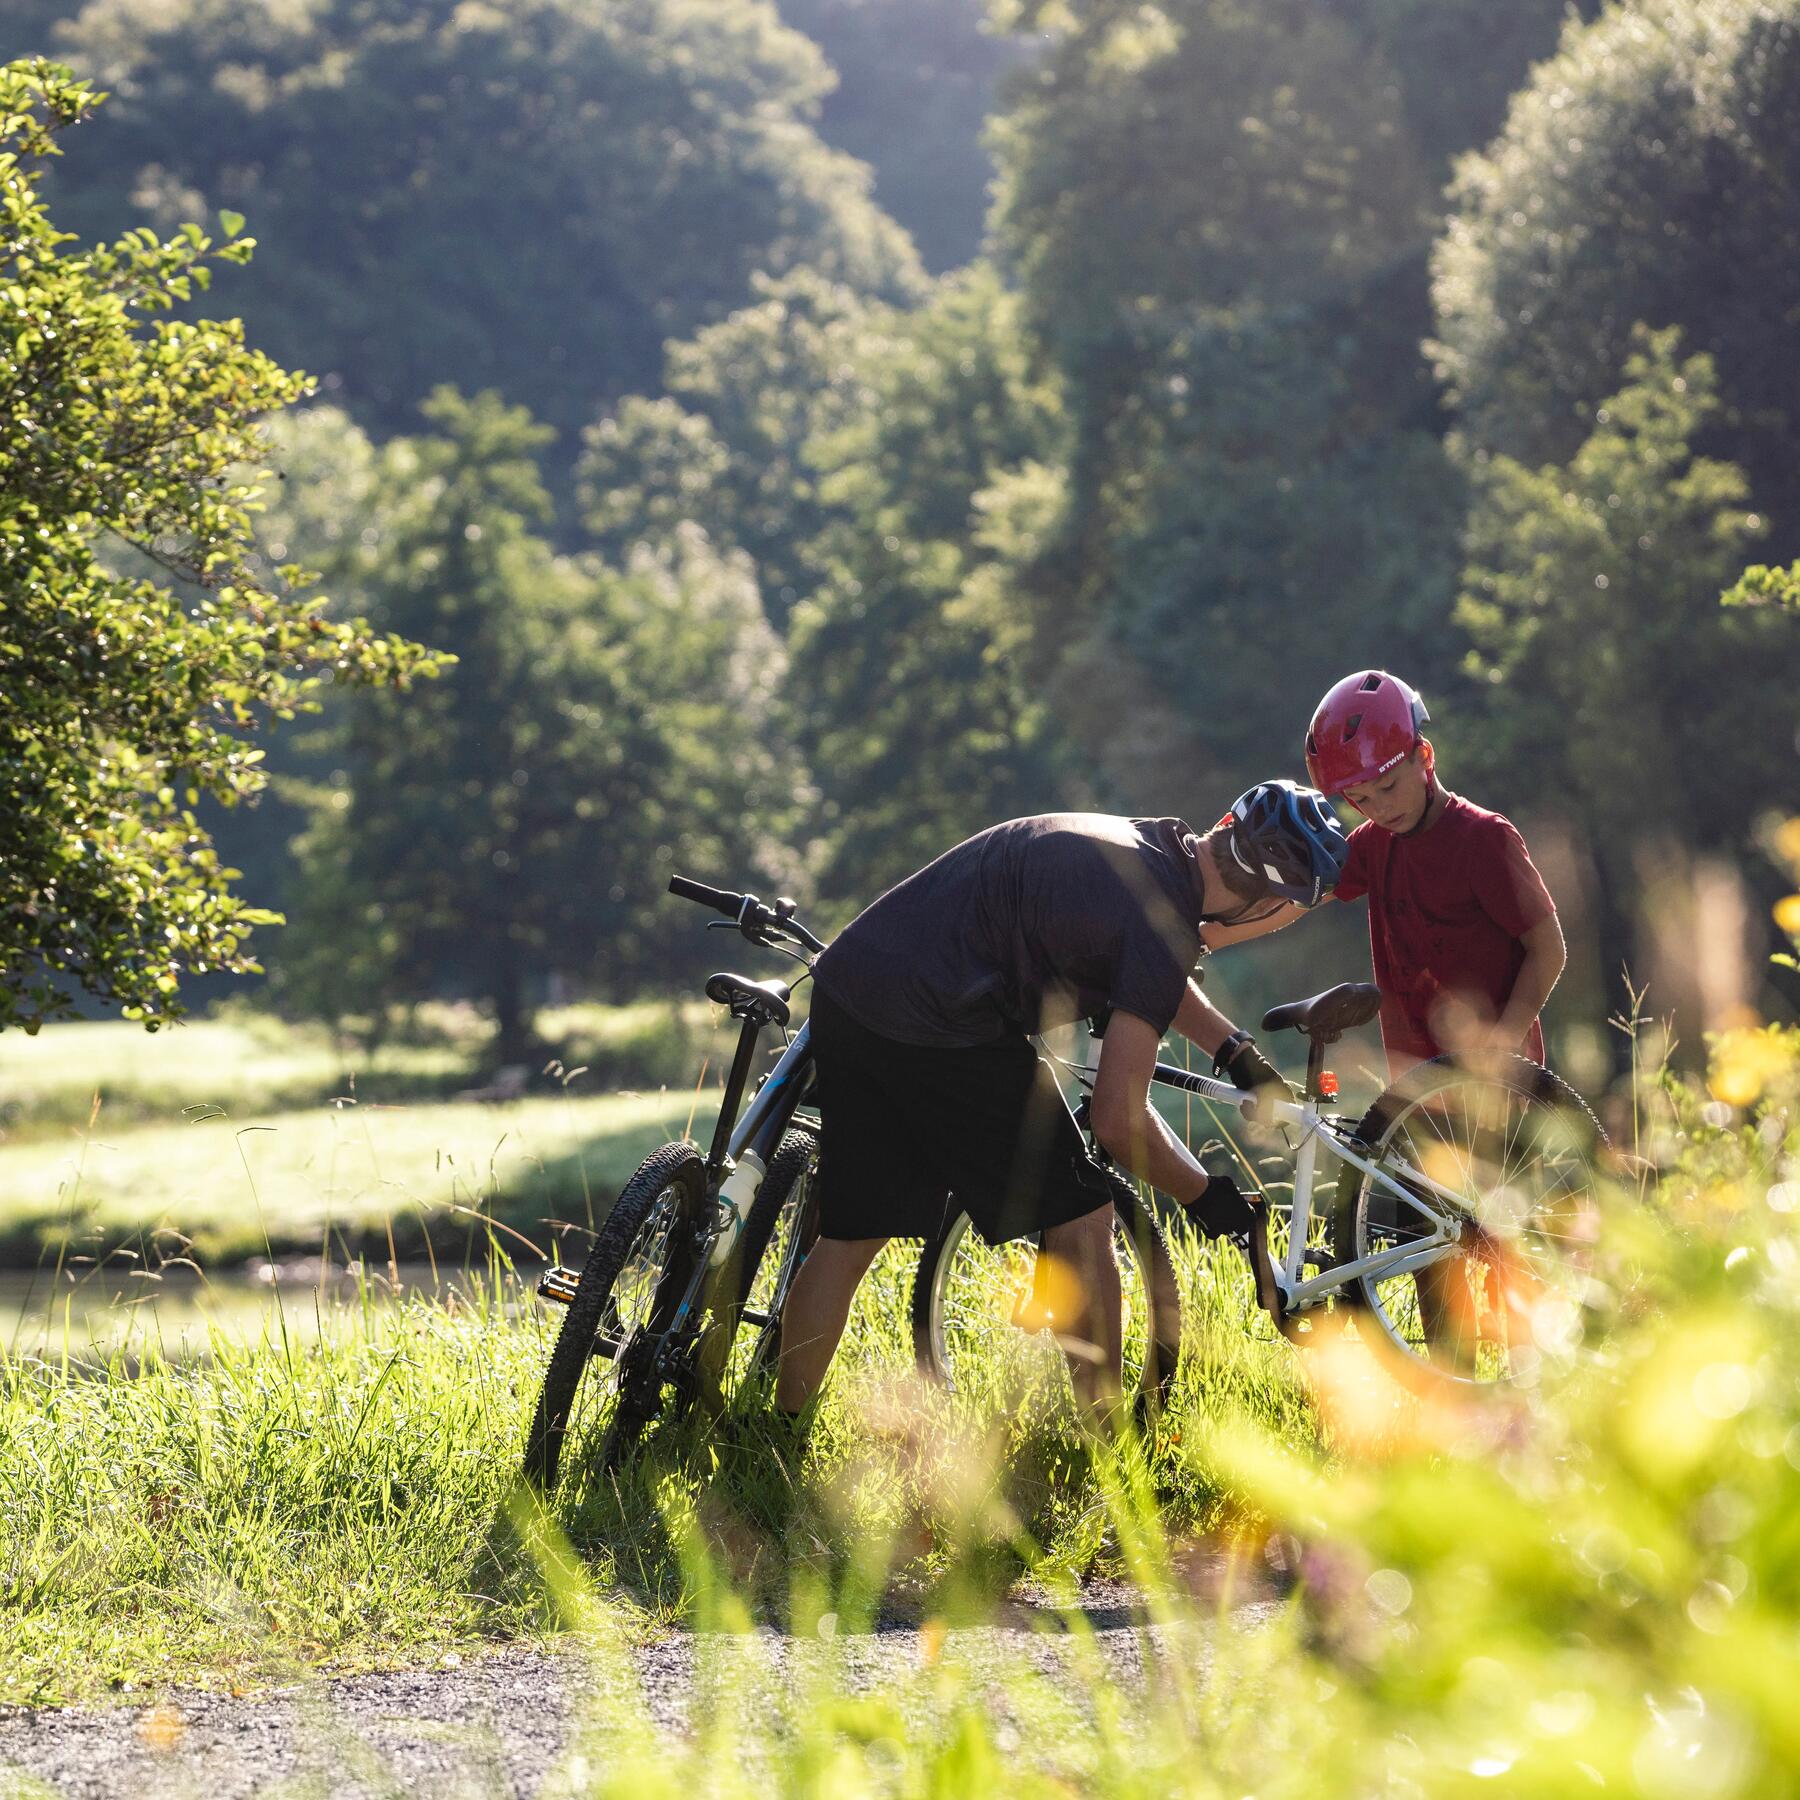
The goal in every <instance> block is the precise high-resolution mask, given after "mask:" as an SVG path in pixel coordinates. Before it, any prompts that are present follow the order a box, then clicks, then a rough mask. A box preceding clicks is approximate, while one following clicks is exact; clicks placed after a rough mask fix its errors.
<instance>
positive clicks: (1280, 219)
mask: <svg viewBox="0 0 1800 1800" xmlns="http://www.w3.org/2000/svg"><path fill="white" fill-rule="evenodd" d="M1013 19H1014V22H1015V23H1017V24H1019V25H1032V24H1047V25H1049V26H1050V28H1051V43H1050V46H1049V48H1048V50H1047V51H1046V53H1045V54H1044V55H1043V57H1042V58H1041V59H1040V60H1039V61H1038V62H1036V63H1034V64H1033V66H1032V67H1031V69H1030V70H1028V71H1026V72H1025V73H1024V74H1022V75H1021V76H1020V77H1018V78H1016V79H1015V81H1014V82H1013V84H1012V86H1011V89H1010V94H1011V104H1010V106H1009V109H1008V111H1007V113H1006V115H1005V117H1004V118H1003V119H1002V120H1001V121H1000V122H999V123H998V124H997V126H996V141H997V143H998V146H999V152H1000V161H1001V167H1002V182H1001V187H1000V192H999V199H998V201H997V205H996V211H995V232H996V237H997V240H998V242H999V244H1000V246H1001V248H1002V250H1003V252H1004V255H1005V258H1006V261H1007V263H1008V266H1009V267H1010V268H1011V269H1012V270H1013V271H1014V272H1015V273H1016V275H1017V277H1018V279H1019V281H1020V283H1021V285H1022V288H1023V291H1024V295H1025V300H1026V306H1025V312H1026V316H1027V318H1028V320H1029V321H1030V324H1031V327H1032V329H1033V331H1034V334H1035V335H1036V336H1037V337H1038V339H1039V340H1040V341H1041V342H1042V344H1043V346H1044V349H1045V352H1046V353H1047V355H1048V356H1049V358H1050V359H1051V361H1052V362H1053V364H1054V366H1055V368H1056V370H1057V372H1058V374H1059V376H1060V378H1061V383H1062V389H1063V393H1064V396H1065V401H1066V405H1067V409H1068V414H1069V427H1070V444H1071V447H1070V452H1069V463H1068V479H1067V487H1066V493H1067V504H1066V508H1065V511H1064V513H1063V516H1062V518H1061V520H1060V521H1059V523H1058V524H1057V526H1056V527H1055V528H1053V529H1052V530H1050V531H1049V532H1048V533H1047V534H1046V535H1045V540H1044V551H1043V554H1042V555H1041V556H1040V557H1039V558H1038V560H1037V563H1036V565H1035V566H1034V568H1033V569H1032V570H1031V571H1030V572H1029V573H1028V575H1027V576H1026V577H1025V579H1024V580H1023V581H1022V582H1021V583H1020V589H1021V591H1023V592H1024V593H1026V594H1028V595H1030V596H1032V597H1033V599H1034V601H1035V607H1036V613H1037V622H1038V624H1037V633H1036V636H1037V640H1038V642H1039V644H1040V646H1041V647H1044V648H1046V649H1049V650H1051V651H1052V652H1053V653H1054V651H1055V650H1056V649H1057V647H1062V648H1063V649H1064V650H1065V651H1066V652H1067V659H1066V660H1065V663H1064V666H1063V669H1062V673H1061V679H1060V681H1059V682H1058V684H1057V685H1058V689H1059V691H1060V692H1062V693H1064V694H1067V695H1070V696H1072V697H1074V698H1075V699H1076V700H1077V701H1079V700H1080V699H1081V698H1082V697H1083V696H1087V695H1093V694H1099V693H1104V694H1105V695H1107V696H1108V701H1107V704H1106V705H1105V706H1104V707H1100V706H1096V707H1095V708H1094V709H1093V719H1092V724H1091V726H1090V727H1089V736H1090V742H1091V743H1092V744H1093V745H1094V746H1095V747H1096V748H1097V749H1098V748H1102V747H1103V746H1104V741H1105V738H1106V735H1107V734H1108V733H1110V732H1111V731H1112V730H1113V728H1114V723H1115V721H1116V719H1117V718H1118V716H1119V714H1120V712H1121V711H1124V712H1126V713H1128V714H1129V715H1130V716H1132V717H1133V719H1134V721H1141V720H1142V719H1144V718H1145V717H1146V716H1159V717H1160V718H1161V719H1163V720H1164V721H1165V728H1164V730H1163V733H1162V741H1161V743H1160V745H1155V746H1153V745H1152V744H1151V743H1149V742H1147V741H1145V738H1144V737H1143V736H1142V735H1140V736H1139V738H1138V754H1137V761H1138V762H1139V764H1140V770H1139V771H1138V772H1137V773H1136V774H1135V776H1133V777H1132V778H1130V785H1129V786H1128V787H1127V788H1126V791H1127V792H1128V793H1129V794H1131V796H1132V798H1131V801H1130V803H1131V804H1132V805H1134V806H1137V805H1141V804H1143V803H1144V802H1143V799H1142V795H1143V792H1144V786H1145V780H1146V775H1147V774H1148V773H1150V772H1151V771H1154V773H1155V774H1156V775H1160V776H1163V777H1166V778H1168V779H1169V780H1170V783H1171V785H1174V782H1175V780H1176V778H1177V777H1179V778H1180V785H1181V787H1182V788H1183V789H1184V790H1185V791H1186V792H1187V793H1188V794H1190V795H1191V793H1192V792H1193V790H1194V787H1195V785H1196V784H1198V783H1200V782H1202V781H1204V782H1206V784H1207V785H1208V786H1209V787H1218V786H1221V785H1225V784H1228V783H1232V782H1234V781H1236V782H1241V781H1242V780H1244V779H1248V778H1250V777H1252V776H1255V775H1262V774H1266V773H1268V772H1269V769H1270V767H1271V766H1281V767H1285V766H1290V765H1291V764H1292V762H1293V760H1294V756H1295V750H1296V747H1297V744H1298V739H1299V733H1300V730H1301V727H1302V724H1303V713H1304V708H1305V706H1306V704H1307V701H1306V699H1305V698H1303V697H1297V698H1296V699H1295V701H1294V706H1295V707H1296V708H1297V709H1299V714H1298V715H1296V716H1283V715H1282V714H1281V713H1280V712H1279V711H1278V710H1276V709H1274V708H1271V707H1269V706H1268V705H1266V704H1264V703H1263V700H1264V696H1266V695H1267V694H1269V693H1271V692H1276V691H1285V690H1288V689H1290V688H1291V689H1294V690H1298V692H1299V694H1301V695H1304V693H1305V690H1306V686H1307V685H1308V684H1309V683H1311V682H1314V681H1317V682H1319V683H1320V684H1321V685H1322V683H1323V681H1325V680H1329V678H1330V676H1331V674H1332V673H1334V672H1336V670H1337V669H1338V668H1339V667H1340V666H1341V662H1340V659H1341V658H1342V657H1344V656H1345V655H1346V654H1348V655H1349V656H1350V657H1351V659H1352V666H1354V663H1355V662H1361V661H1365V660H1381V659H1384V658H1395V659H1398V658H1400V657H1402V656H1404V655H1407V654H1408V653H1410V652H1412V651H1413V650H1414V649H1416V648H1417V647H1419V646H1421V645H1429V642H1430V633H1429V631H1428V630H1427V629H1424V627H1425V623H1426V621H1427V620H1429V619H1431V618H1433V617H1435V618H1437V619H1439V620H1441V619H1442V618H1443V616H1444V614H1445V613H1446V612H1447V610H1448V606H1449V602H1450V598H1451V595H1452V592H1453V584H1454V575H1455V566H1456V564H1455V533H1456V528H1457V480H1456V477H1455V474H1454V472H1453V471H1452V470H1451V469H1450V468H1449V467H1448V465H1447V464H1446V462H1445V460H1444V458H1443V456H1442V454H1441V451H1440V450H1439V448H1438V445H1437V442H1436V436H1437V421H1436V419H1435V416H1434V408H1433V402H1432V398H1431V395H1430V393H1429V390H1428V388H1427V386H1426V384H1425V382H1424V380H1423V376H1424V370H1423V366H1422V364H1421V362H1420V359H1419V356H1418V351H1417V334H1418V331H1419V330H1420V329H1421V328H1422V326H1423V322H1424V310H1423V293H1424V286H1423V279H1422V275H1421V274H1420V272H1419V270H1418V268H1417V266H1416V258H1417V256H1418V254H1419V252H1420V250H1421V248H1422V246H1423V244H1424V243H1425V242H1426V241H1427V239H1428V236H1429V231H1430V221H1431V218H1432V214H1433V204H1434V202H1433V192H1432V181H1431V176H1432V163H1431V161H1430V159H1428V158H1427V157H1425V156H1423V155H1422V154H1421V153H1420V152H1419V151H1418V150H1417V148H1416V147H1415V146H1414V145H1412V144H1411V143H1410V142H1409V141H1408V140H1407V138H1406V136H1405V134H1404V133H1403V132H1401V131H1398V130H1396V129H1395V123H1394V112H1395V108H1394V104H1393V91H1394V79H1393V76H1392V73H1391V70H1390V69H1389V68H1388V65H1387V64H1386V62H1385V60H1384V58H1383V56H1382V54H1381V51H1380V47H1379V45H1378V44H1377V43H1375V42H1374V41H1373V39H1372V37H1371V36H1370V34H1368V33H1366V32H1362V33H1359V32H1358V31H1355V30H1352V29H1351V28H1350V26H1349V25H1348V24H1346V22H1345V21H1344V19H1342V18H1340V17H1336V16H1334V15H1333V12H1332V11H1331V10H1328V9H1325V8H1321V7H1319V6H1317V5H1315V4H1311V3H1310V0H1307V3H1305V4H1301V3H1299V0H1296V3H1294V4H1287V3H1285V0H1284V3H1283V4H1278V5H1275V6H1272V7H1271V6H1257V7H1250V6H1244V5H1238V4H1232V3H1225V4H1217V3H1214V0H1205V3H1203V0H1185V3H1182V4H1166V5H1162V6H1158V7H1143V6H1131V5H1126V4H1123V3H1122V0H1080V3H1078V4H1064V5H1059V6H1055V7H1046V6H1019V7H1015V8H1014V9H1013ZM1409 295H1410V296H1412V297H1411V299H1409V298H1408V296H1409ZM1046 678H1047V677H1046ZM1145 752H1150V754H1148V755H1146V754H1145ZM1143 765H1147V768H1145V767H1144V766H1143ZM1188 803H1189V804H1191V801H1190V802H1188Z"/></svg>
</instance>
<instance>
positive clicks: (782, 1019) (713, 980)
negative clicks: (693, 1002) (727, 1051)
mask: <svg viewBox="0 0 1800 1800" xmlns="http://www.w3.org/2000/svg"><path fill="white" fill-rule="evenodd" d="M790 992H792V990H791V989H790V988H789V987H788V985H787V983H786V982H785V981H752V980H751V979H750V977H749V976H748V975H709V976H707V978H706V997H707V999H709V1000H713V1001H716V1002H717V1003H718V1004H719V1005H720V1006H729V1007H730V1008H731V1016H732V1017H733V1018H734V1019H747V1018H749V1017H750V1016H751V1015H752V1014H755V1015H756V1016H757V1017H759V1018H760V1019H761V1021H762V1023H763V1024H765V1025H767V1024H770V1023H771V1022H773V1023H774V1024H776V1025H785V1024H786V1023H787V1022H788V995H789V993H790Z"/></svg>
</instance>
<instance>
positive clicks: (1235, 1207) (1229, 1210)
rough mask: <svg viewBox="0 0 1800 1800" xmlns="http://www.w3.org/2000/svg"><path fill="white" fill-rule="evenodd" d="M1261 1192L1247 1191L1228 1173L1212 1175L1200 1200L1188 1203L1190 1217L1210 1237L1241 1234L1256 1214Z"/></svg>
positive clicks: (1240, 1235)
mask: <svg viewBox="0 0 1800 1800" xmlns="http://www.w3.org/2000/svg"><path fill="white" fill-rule="evenodd" d="M1259 1198H1260V1196H1258V1195H1254V1194H1246V1193H1245V1192H1244V1191H1243V1190H1242V1189H1241V1188H1240V1187H1239V1186H1238V1184H1237V1183H1236V1182H1235V1181H1233V1180H1232V1179H1231V1177H1230V1176H1229V1175H1209V1176H1208V1177H1207V1180H1206V1187H1205V1190H1204V1191H1203V1192H1202V1193H1201V1195H1200V1197H1199V1199H1197V1200H1190V1201H1189V1202H1188V1204H1187V1209H1186V1210H1187V1216H1188V1217H1189V1218H1190V1219H1192V1220H1193V1221H1194V1223H1195V1224H1196V1225H1198V1226H1199V1227H1200V1229H1201V1230H1202V1231H1204V1232H1205V1233H1206V1235H1207V1236H1208V1237H1242V1236H1243V1235H1244V1233H1246V1232H1247V1231H1248V1230H1249V1229H1250V1226H1251V1223H1252V1221H1253V1220H1254V1219H1255V1217H1256V1203H1257V1200H1258V1199H1259Z"/></svg>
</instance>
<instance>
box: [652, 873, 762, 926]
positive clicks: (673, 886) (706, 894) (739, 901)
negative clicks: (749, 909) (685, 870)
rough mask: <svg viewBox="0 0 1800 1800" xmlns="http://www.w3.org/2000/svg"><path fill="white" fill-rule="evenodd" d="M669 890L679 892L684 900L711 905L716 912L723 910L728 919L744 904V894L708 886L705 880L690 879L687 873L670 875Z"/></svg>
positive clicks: (733, 917) (673, 892)
mask: <svg viewBox="0 0 1800 1800" xmlns="http://www.w3.org/2000/svg"><path fill="white" fill-rule="evenodd" d="M669 892H670V893H671V894H678V895H679V896H680V897H681V898H682V899H683V900H694V901H697V902H698V903H699V904H700V905H702V906H710V907H711V908H712V909H713V911H714V912H721V913H723V914H724V915H725V916H726V918H728V919H735V918H736V917H737V916H738V913H739V911H740V910H741V909H742V907H743V904H744V896H743V895H742V894H728V893H726V892H725V890H724V889H723V888H716V887H708V886H707V885H706V883H705V882H704V881H690V880H689V879H688V878H687V876H685V875H671V876H670V877H669Z"/></svg>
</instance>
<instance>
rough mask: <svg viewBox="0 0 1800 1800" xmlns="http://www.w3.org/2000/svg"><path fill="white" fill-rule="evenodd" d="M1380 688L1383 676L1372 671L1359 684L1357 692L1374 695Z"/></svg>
mask: <svg viewBox="0 0 1800 1800" xmlns="http://www.w3.org/2000/svg"><path fill="white" fill-rule="evenodd" d="M1380 686H1381V676H1380V675H1379V674H1378V673H1376V672H1375V671H1374V670H1370V672H1369V673H1368V674H1367V675H1365V676H1364V677H1363V678H1362V680H1361V681H1360V682H1358V683H1357V688H1356V691H1357V692H1358V693H1359V694H1372V693H1374V691H1375V690H1376V689H1377V688H1378V687H1380Z"/></svg>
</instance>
